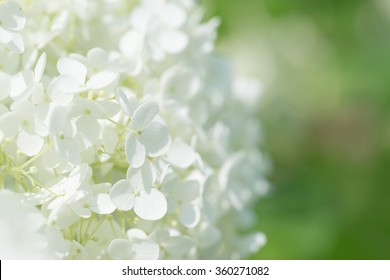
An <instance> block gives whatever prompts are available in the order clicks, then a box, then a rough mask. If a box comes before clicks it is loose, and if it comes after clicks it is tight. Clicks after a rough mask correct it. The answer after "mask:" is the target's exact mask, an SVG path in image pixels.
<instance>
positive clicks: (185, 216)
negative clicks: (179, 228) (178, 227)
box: [179, 203, 200, 228]
mask: <svg viewBox="0 0 390 280" xmlns="http://www.w3.org/2000/svg"><path fill="white" fill-rule="evenodd" d="M179 221H180V223H181V224H182V225H184V226H186V227H188V228H194V227H195V226H196V225H197V224H198V223H199V221H200V210H199V207H197V206H195V205H193V204H189V203H187V204H184V205H183V207H182V208H181V210H180V213H179Z"/></svg>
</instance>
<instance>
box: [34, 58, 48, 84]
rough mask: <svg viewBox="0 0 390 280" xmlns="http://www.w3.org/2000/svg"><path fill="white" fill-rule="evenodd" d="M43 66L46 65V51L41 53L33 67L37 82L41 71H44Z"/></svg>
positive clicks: (40, 76) (41, 73)
mask: <svg viewBox="0 0 390 280" xmlns="http://www.w3.org/2000/svg"><path fill="white" fill-rule="evenodd" d="M45 67H46V53H42V54H41V56H40V57H39V59H38V62H37V64H36V65H35V69H34V80H35V82H39V81H40V80H41V78H42V75H43V72H44V71H45Z"/></svg>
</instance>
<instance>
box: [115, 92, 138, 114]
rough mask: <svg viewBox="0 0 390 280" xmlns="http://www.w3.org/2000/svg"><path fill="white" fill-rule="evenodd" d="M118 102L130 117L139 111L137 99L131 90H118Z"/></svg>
mask: <svg viewBox="0 0 390 280" xmlns="http://www.w3.org/2000/svg"><path fill="white" fill-rule="evenodd" d="M118 102H119V104H120V105H121V107H122V109H123V111H125V113H126V114H127V115H128V116H132V115H133V113H134V111H135V110H136V109H137V105H138V102H137V98H136V97H135V93H134V92H132V91H131V90H130V89H127V88H118Z"/></svg>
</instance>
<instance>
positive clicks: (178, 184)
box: [0, 0, 268, 259]
mask: <svg viewBox="0 0 390 280" xmlns="http://www.w3.org/2000/svg"><path fill="white" fill-rule="evenodd" d="M218 24H219V21H218V20H217V19H211V20H209V21H207V22H204V21H203V13H202V9H201V8H199V6H198V4H197V3H196V2H195V1H193V0H139V1H130V0H77V1H76V0H61V1H49V0H0V258H1V259H4V258H5V259H7V258H55V259H198V258H203V259H214V258H220V259H222V258H223V259H225V258H244V257H245V256H247V255H248V254H250V253H252V252H255V251H257V250H258V249H259V248H260V247H261V246H262V245H263V244H264V242H265V237H264V235H263V234H262V233H258V232H253V229H252V228H251V226H252V225H253V222H254V220H255V219H256V217H255V215H254V212H253V211H252V210H251V205H252V204H253V202H254V201H257V199H258V197H259V196H261V195H263V194H264V193H265V192H266V191H267V186H268V185H267V182H266V180H265V179H264V173H265V172H266V169H267V164H266V161H265V160H264V157H263V156H262V154H261V153H260V152H259V150H258V146H259V139H260V136H261V133H260V127H259V123H258V120H257V119H256V116H255V107H256V106H255V105H256V101H257V98H258V89H259V87H258V85H257V84H256V83H255V82H254V81H253V80H251V81H249V80H248V79H240V78H235V77H234V76H233V74H232V71H231V69H230V67H229V64H228V63H227V62H226V61H225V60H223V59H222V58H220V57H219V56H218V55H216V54H215V53H214V50H213V48H214V41H215V37H216V27H217V26H218Z"/></svg>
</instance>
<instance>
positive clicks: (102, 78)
mask: <svg viewBox="0 0 390 280" xmlns="http://www.w3.org/2000/svg"><path fill="white" fill-rule="evenodd" d="M117 78H118V74H117V73H114V72H107V71H103V72H99V73H97V74H95V75H93V76H92V77H91V78H90V79H89V80H88V82H87V87H88V88H91V89H101V88H105V87H107V86H109V85H110V84H112V83H113V82H114V81H115V80H116V79H117Z"/></svg>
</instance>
